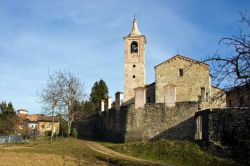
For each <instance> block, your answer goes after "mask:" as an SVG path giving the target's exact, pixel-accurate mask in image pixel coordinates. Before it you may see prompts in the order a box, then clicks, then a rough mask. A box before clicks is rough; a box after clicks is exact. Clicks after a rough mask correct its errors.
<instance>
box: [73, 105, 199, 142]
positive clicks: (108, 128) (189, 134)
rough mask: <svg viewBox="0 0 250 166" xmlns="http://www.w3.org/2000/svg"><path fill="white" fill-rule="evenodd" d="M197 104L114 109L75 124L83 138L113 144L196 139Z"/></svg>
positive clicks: (131, 106)
mask: <svg viewBox="0 0 250 166" xmlns="http://www.w3.org/2000/svg"><path fill="white" fill-rule="evenodd" d="M197 108H198V104H197V102H178V103H176V107H171V108H168V107H165V105H164V104H146V105H145V108H138V109H135V107H134V105H133V104H132V105H129V106H126V107H124V106H123V107H121V108H120V110H115V109H110V110H106V111H103V112H101V113H99V114H96V115H93V116H92V117H90V118H89V119H86V120H82V121H79V122H77V123H76V124H75V126H76V128H77V130H78V133H79V136H81V137H84V138H91V137H93V138H98V139H104V140H108V141H112V142H135V141H148V140H157V139H166V138H171V139H194V131H195V121H194V115H195V112H196V111H197Z"/></svg>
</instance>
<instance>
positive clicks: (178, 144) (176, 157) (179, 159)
mask: <svg viewBox="0 0 250 166" xmlns="http://www.w3.org/2000/svg"><path fill="white" fill-rule="evenodd" d="M102 144H103V145H105V146H107V147H109V148H111V149H113V150H115V151H118V152H121V153H124V154H128V155H131V156H135V157H138V158H143V159H148V160H155V161H160V162H163V163H168V164H170V165H185V166H186V165H190V166H195V165H197V166H201V165H202V166H206V165H212V166H217V165H218V166H220V165H223V166H224V165H240V164H237V163H236V162H233V161H231V160H227V159H222V158H218V157H215V156H213V155H211V154H208V153H206V152H204V151H202V149H201V148H200V147H199V146H198V145H196V144H195V143H191V142H188V141H175V140H161V141H156V142H147V143H128V144H110V143H102Z"/></svg>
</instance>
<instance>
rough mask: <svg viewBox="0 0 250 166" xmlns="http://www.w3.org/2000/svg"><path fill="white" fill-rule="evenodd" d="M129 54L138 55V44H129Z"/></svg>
mask: <svg viewBox="0 0 250 166" xmlns="http://www.w3.org/2000/svg"><path fill="white" fill-rule="evenodd" d="M130 52H131V53H138V43H137V42H136V41H133V42H132V43H131V48H130Z"/></svg>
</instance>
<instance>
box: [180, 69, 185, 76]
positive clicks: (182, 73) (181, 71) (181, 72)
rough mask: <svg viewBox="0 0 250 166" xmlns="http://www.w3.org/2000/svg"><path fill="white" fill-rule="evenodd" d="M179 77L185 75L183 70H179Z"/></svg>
mask: <svg viewBox="0 0 250 166" xmlns="http://www.w3.org/2000/svg"><path fill="white" fill-rule="evenodd" d="M179 75H180V77H182V76H183V75H184V72H183V69H179Z"/></svg>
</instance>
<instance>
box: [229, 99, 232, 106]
mask: <svg viewBox="0 0 250 166" xmlns="http://www.w3.org/2000/svg"><path fill="white" fill-rule="evenodd" d="M229 107H232V100H231V99H230V100H229Z"/></svg>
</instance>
